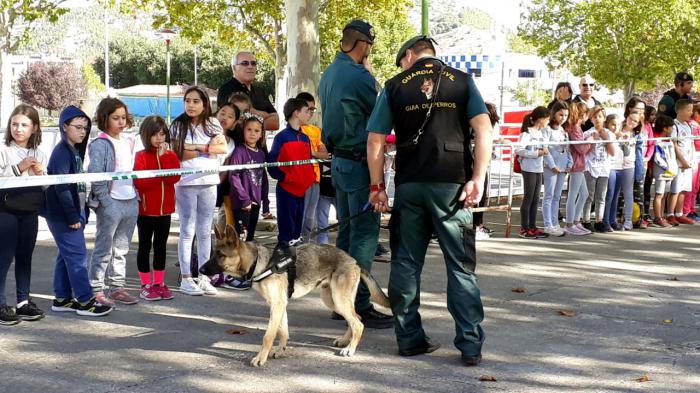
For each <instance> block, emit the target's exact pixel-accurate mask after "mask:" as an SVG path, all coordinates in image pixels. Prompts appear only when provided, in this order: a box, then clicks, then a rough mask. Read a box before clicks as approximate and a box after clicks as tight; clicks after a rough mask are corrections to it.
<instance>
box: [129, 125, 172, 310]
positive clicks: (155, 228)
mask: <svg viewBox="0 0 700 393" xmlns="http://www.w3.org/2000/svg"><path fill="white" fill-rule="evenodd" d="M139 133H140V134H141V141H142V142H143V146H144V150H142V151H140V152H138V153H136V159H135V163H134V170H137V171H141V170H156V169H177V168H180V160H179V159H178V158H177V155H176V154H175V152H173V151H172V150H169V149H168V144H169V142H170V132H169V131H168V126H167V124H165V120H163V118H162V117H160V116H155V115H152V116H148V117H146V118H145V119H144V121H143V123H141V128H140V130H139ZM179 180H180V176H166V177H153V178H148V179H135V180H134V186H135V187H136V190H138V193H139V197H140V198H141V203H140V205H139V217H138V221H137V222H136V225H137V227H138V232H139V250H138V253H137V256H136V264H137V266H138V269H139V278H140V279H141V293H140V295H139V296H140V297H141V299H144V300H161V299H163V300H169V299H172V298H173V294H172V293H171V292H170V290H169V289H168V286H167V285H165V283H164V279H165V247H166V244H167V242H168V235H169V234H170V215H171V214H172V213H173V212H174V211H175V183H177V182H178V181H179ZM151 244H153V279H151V268H150V263H149V261H148V259H149V255H150V254H151Z"/></svg>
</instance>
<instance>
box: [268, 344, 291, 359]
mask: <svg viewBox="0 0 700 393" xmlns="http://www.w3.org/2000/svg"><path fill="white" fill-rule="evenodd" d="M290 352H291V351H290V350H289V347H278V348H277V349H275V350H274V351H272V358H273V359H281V358H284V357H287V356H289V355H290Z"/></svg>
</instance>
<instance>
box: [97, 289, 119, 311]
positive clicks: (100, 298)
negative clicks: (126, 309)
mask: <svg viewBox="0 0 700 393" xmlns="http://www.w3.org/2000/svg"><path fill="white" fill-rule="evenodd" d="M95 301H97V302H98V303H100V304H101V305H103V306H107V307H114V302H113V301H111V300H109V298H108V297H107V296H106V295H105V293H104V292H102V291H99V292H96V293H95Z"/></svg>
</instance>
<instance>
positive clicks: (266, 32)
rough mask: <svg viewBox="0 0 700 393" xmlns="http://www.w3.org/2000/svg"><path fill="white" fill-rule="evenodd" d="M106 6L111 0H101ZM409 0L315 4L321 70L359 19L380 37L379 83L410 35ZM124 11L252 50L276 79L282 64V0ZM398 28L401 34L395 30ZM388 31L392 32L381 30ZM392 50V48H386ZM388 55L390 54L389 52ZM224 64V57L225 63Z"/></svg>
mask: <svg viewBox="0 0 700 393" xmlns="http://www.w3.org/2000/svg"><path fill="white" fill-rule="evenodd" d="M104 1H105V2H106V3H109V2H110V1H112V2H113V0H104ZM409 4H410V1H409V0H398V1H397V0H374V1H372V0H357V1H355V2H347V1H343V0H320V7H319V19H318V20H319V22H318V23H319V33H320V41H321V68H322V69H323V68H324V67H325V66H326V65H328V64H329V63H330V62H331V61H332V60H333V57H334V56H335V51H336V50H337V47H338V42H339V40H340V34H341V31H342V28H343V26H344V25H345V24H346V23H347V22H349V21H350V20H352V19H355V18H363V19H367V20H368V21H370V23H372V24H373V25H374V26H375V27H376V30H377V32H378V36H379V37H380V39H379V40H378V41H377V43H376V45H375V48H374V50H375V54H379V55H375V56H373V58H372V61H373V64H374V66H375V69H377V70H378V77H379V79H384V78H386V77H388V76H390V75H391V74H393V73H394V72H395V71H396V70H395V68H393V69H391V72H389V71H388V70H389V68H391V67H389V66H388V65H390V64H393V62H394V59H393V56H394V55H395V51H396V50H397V49H398V48H399V47H400V45H401V43H402V41H403V40H405V39H406V38H407V37H409V36H410V35H411V34H413V30H412V29H411V28H410V26H409V23H408V18H407V7H408V5H409ZM120 5H121V7H122V8H121V9H122V10H123V11H125V12H126V11H127V10H131V12H133V10H135V9H138V10H150V11H153V12H155V16H154V27H156V28H163V27H173V26H177V27H178V28H179V30H180V33H181V34H182V35H183V36H185V37H187V38H188V39H190V40H192V41H193V42H197V41H198V40H199V39H201V37H202V36H203V35H204V34H206V32H213V34H215V36H216V37H218V39H219V40H220V41H221V42H222V43H223V44H225V45H228V46H229V47H231V48H234V50H235V49H251V50H253V51H255V52H256V56H257V57H258V59H259V60H262V61H263V62H270V63H272V64H274V69H275V73H276V75H277V77H278V78H281V77H282V75H283V73H284V67H285V65H286V53H287V49H286V37H285V35H284V31H283V30H284V29H283V26H284V18H285V6H284V1H283V0H271V1H251V0H211V1H207V2H192V1H189V0H123V1H121V2H120ZM397 28H400V29H401V30H400V31H397V30H396V29H397ZM384 30H391V33H388V32H387V33H386V34H384V38H381V32H382V31H384ZM389 48H391V50H389ZM391 51H393V53H392V54H391V56H389V52H391ZM226 61H228V58H227V59H226Z"/></svg>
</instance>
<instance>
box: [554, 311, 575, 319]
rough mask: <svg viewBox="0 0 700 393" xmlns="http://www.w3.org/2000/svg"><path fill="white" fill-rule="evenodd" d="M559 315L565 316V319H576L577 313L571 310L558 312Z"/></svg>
mask: <svg viewBox="0 0 700 393" xmlns="http://www.w3.org/2000/svg"><path fill="white" fill-rule="evenodd" d="M557 313H558V314H559V315H561V316H564V317H575V316H576V311H571V310H557Z"/></svg>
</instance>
